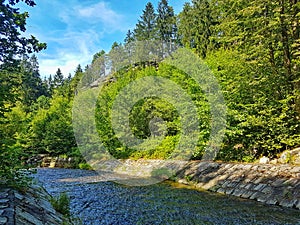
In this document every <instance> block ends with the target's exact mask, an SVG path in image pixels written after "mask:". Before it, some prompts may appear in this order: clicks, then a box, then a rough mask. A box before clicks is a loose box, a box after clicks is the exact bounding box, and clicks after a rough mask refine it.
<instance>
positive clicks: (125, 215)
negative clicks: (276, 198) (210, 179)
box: [35, 168, 300, 225]
mask: <svg viewBox="0 0 300 225" xmlns="http://www.w3.org/2000/svg"><path fill="white" fill-rule="evenodd" d="M35 176H36V178H37V179H38V180H39V181H40V182H41V183H42V185H43V186H44V187H45V189H46V190H47V191H48V192H49V193H50V194H51V195H53V196H58V195H59V194H60V193H63V192H66V193H67V194H68V195H69V197H70V199H71V204H70V207H71V214H72V216H73V217H77V218H79V219H80V220H81V221H82V223H83V224H87V225H93V224H95V225H101V224H120V225H121V224H122V225H127V224H128V225H132V224H143V225H144V224H149V225H150V224H178V225H181V224H185V225H188V224H217V225H218V224H220V225H221V224H222V225H224V224H233V225H237V224H251V225H252V224H266V225H270V224H291V225H296V224H299V225H300V211H299V210H296V209H287V208H282V207H279V206H269V205H265V204H262V203H259V202H256V201H251V200H245V199H240V198H236V197H229V196H225V195H221V194H215V193H211V192H207V191H199V190H195V189H190V188H189V187H188V186H184V185H177V184H175V183H172V182H162V183H159V184H154V185H150V186H149V185H148V186H139V187H134V186H126V185H122V184H119V183H115V182H113V181H111V180H107V179H105V177H106V176H103V174H101V173H100V174H98V173H96V172H94V171H87V170H70V169H48V168H47V169H38V170H37V174H36V175H35Z"/></svg>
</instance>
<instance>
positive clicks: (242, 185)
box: [176, 161, 300, 209]
mask: <svg viewBox="0 0 300 225" xmlns="http://www.w3.org/2000/svg"><path fill="white" fill-rule="evenodd" d="M176 181H177V182H179V183H184V184H188V185H192V186H195V187H196V188H200V189H205V190H209V191H212V192H217V193H221V194H226V195H233V196H236V197H240V198H245V199H251V200H256V201H259V202H262V203H266V204H270V205H280V206H283V207H289V208H296V209H300V166H293V165H288V164H277V165H272V164H235V163H220V162H201V161H192V162H189V163H187V164H186V165H185V167H184V168H183V169H182V170H180V171H179V172H178V173H177V174H176Z"/></svg>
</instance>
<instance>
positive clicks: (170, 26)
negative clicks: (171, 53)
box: [0, 0, 300, 183]
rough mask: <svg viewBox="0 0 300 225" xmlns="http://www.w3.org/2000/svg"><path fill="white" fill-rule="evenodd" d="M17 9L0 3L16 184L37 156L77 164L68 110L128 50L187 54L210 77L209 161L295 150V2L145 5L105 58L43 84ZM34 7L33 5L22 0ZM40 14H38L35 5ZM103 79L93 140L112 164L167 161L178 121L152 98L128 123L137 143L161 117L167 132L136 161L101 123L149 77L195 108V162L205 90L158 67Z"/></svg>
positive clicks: (298, 12) (6, 139)
mask: <svg viewBox="0 0 300 225" xmlns="http://www.w3.org/2000/svg"><path fill="white" fill-rule="evenodd" d="M18 2H19V1H18V0H10V1H8V3H7V2H6V1H4V0H1V2H0V15H1V23H0V34H1V35H0V82H1V88H0V124H1V126H0V161H1V164H0V177H1V182H4V183H5V182H10V181H12V180H15V177H16V171H18V170H19V169H20V168H23V167H24V166H26V165H24V164H25V163H24V162H26V160H27V159H28V158H30V157H31V156H34V155H36V154H49V155H51V156H65V157H76V158H77V159H78V161H77V163H80V162H84V159H83V158H82V157H81V153H80V151H79V149H78V146H77V144H76V139H75V137H74V132H73V125H72V106H73V101H74V96H75V94H76V89H77V86H78V85H79V84H82V82H86V83H88V84H92V83H93V82H95V81H96V80H97V79H99V78H100V76H101V74H99V75H98V77H97V76H95V77H90V78H91V80H88V81H86V80H84V79H83V78H84V77H87V76H85V74H89V73H91V71H92V70H94V69H95V68H97V66H98V67H99V63H100V61H101V59H102V58H105V57H110V58H111V59H112V61H113V59H114V58H117V57H118V53H119V52H120V51H123V50H125V49H128V46H130V44H131V43H134V42H136V41H147V40H151V41H163V42H164V43H175V44H176V45H178V46H180V47H183V48H186V49H189V50H191V51H192V52H193V53H194V54H196V55H197V57H199V58H200V59H201V60H203V62H205V64H206V65H207V66H208V68H209V69H210V70H211V71H212V72H213V74H214V76H215V77H216V79H217V80H218V83H219V85H220V87H221V91H222V94H223V96H224V99H225V102H226V107H227V115H226V130H225V131H224V132H225V136H224V139H223V142H222V145H221V149H220V151H219V153H218V155H217V157H216V159H217V160H222V161H237V162H254V161H255V160H257V159H258V158H260V157H262V156H267V157H270V158H276V157H278V155H279V154H280V153H281V152H283V151H285V150H288V149H294V148H297V147H300V126H299V125H300V124H299V116H300V2H298V0H276V1H262V0H253V1H245V0H241V1H236V0H192V1H191V2H190V3H186V4H185V5H184V7H183V9H182V11H181V12H180V13H178V14H175V13H174V9H173V7H172V6H171V5H169V3H168V1H167V0H161V1H160V2H159V3H158V5H157V6H154V5H153V4H152V3H150V2H149V3H147V5H146V6H145V8H144V9H143V10H142V13H141V16H140V18H137V23H136V26H135V29H134V30H128V32H127V34H126V36H125V37H124V41H123V43H117V42H115V43H113V44H112V47H111V50H110V51H109V52H107V53H106V52H105V51H104V50H99V52H98V53H96V54H95V55H94V57H93V61H92V62H91V64H90V65H87V66H85V68H82V67H81V65H78V67H77V68H74V75H71V74H70V75H67V76H66V75H65V74H62V72H61V70H60V69H58V70H57V71H56V73H55V74H53V75H51V76H49V77H45V78H42V77H41V76H40V73H39V63H38V58H37V56H36V55H35V54H34V53H37V52H39V51H42V50H43V49H45V48H46V47H47V45H46V43H41V42H39V41H38V40H37V39H36V38H35V37H33V36H31V37H30V38H27V37H24V36H23V32H24V31H25V30H26V19H27V17H28V14H27V13H26V12H20V11H19V9H18V8H17V7H16V4H17V3H18ZM23 2H25V3H26V4H28V5H30V6H35V2H34V1H32V0H24V1H23ZM36 7H38V5H37V6H36ZM111 71H113V72H112V74H111V75H110V77H109V78H110V79H111V80H113V82H109V83H107V84H106V85H105V86H104V87H103V90H102V92H101V94H100V95H99V99H98V103H97V111H96V114H95V117H96V120H97V131H98V133H99V136H100V137H101V139H102V140H103V142H104V145H105V146H106V147H107V148H108V149H109V152H110V153H111V154H112V155H113V156H115V157H117V158H133V159H137V158H151V159H166V158H168V156H169V155H170V154H171V152H172V151H173V150H174V148H175V147H176V143H177V142H178V138H179V136H180V128H179V127H180V126H179V124H180V118H179V115H178V113H177V112H176V110H175V109H174V107H172V105H170V104H169V103H167V102H165V101H163V100H162V99H158V98H146V99H143V100H142V101H139V102H138V103H137V104H136V105H135V106H134V108H133V109H132V114H131V115H130V122H131V129H132V130H133V133H134V134H135V136H137V137H139V138H141V139H145V138H147V137H149V135H150V130H149V125H148V123H149V121H150V120H151V118H153V117H160V118H162V119H163V120H164V121H166V123H165V124H166V127H167V132H166V134H165V138H164V139H163V141H162V143H161V144H160V145H158V146H156V147H153V148H152V147H150V148H149V149H148V150H147V151H143V152H139V151H136V150H134V149H131V148H129V147H127V146H124V145H122V143H120V141H118V140H117V138H116V136H115V134H114V131H113V130H112V128H111V125H110V124H109V121H110V117H111V107H112V104H113V101H114V98H115V97H116V95H117V93H118V92H119V91H120V89H121V88H122V87H125V86H126V85H127V84H128V83H130V82H132V81H134V80H135V79H137V78H141V77H146V76H149V75H150V74H151V75H153V74H155V76H160V77H165V78H168V79H170V80H172V81H174V82H175V83H177V84H178V85H180V86H181V87H182V88H183V89H184V90H186V92H187V93H188V94H189V95H190V96H191V99H193V101H194V104H195V105H196V106H197V108H198V111H197V112H198V114H199V116H200V117H201V118H203V119H202V120H201V121H200V122H199V123H200V124H199V125H200V126H201V132H200V134H199V140H198V144H197V147H196V149H195V150H194V152H193V155H192V159H201V157H202V155H203V149H204V148H205V146H206V144H207V142H208V137H209V132H210V122H209V121H210V120H209V116H210V112H209V110H210V109H209V106H208V104H207V99H206V98H205V94H204V93H203V90H201V88H200V87H199V86H197V84H196V82H195V81H194V80H193V79H192V78H190V77H188V76H187V74H185V73H183V72H182V71H179V70H178V69H176V68H174V67H171V66H169V65H166V64H164V63H158V64H157V65H156V64H155V65H150V64H149V66H146V65H145V64H139V65H138V66H136V65H130V66H129V67H127V68H125V69H124V68H114V67H113V65H112V66H111Z"/></svg>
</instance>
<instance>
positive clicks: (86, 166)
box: [78, 163, 93, 170]
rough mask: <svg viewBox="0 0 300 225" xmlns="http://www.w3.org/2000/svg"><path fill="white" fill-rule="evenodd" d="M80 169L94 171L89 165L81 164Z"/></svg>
mask: <svg viewBox="0 0 300 225" xmlns="http://www.w3.org/2000/svg"><path fill="white" fill-rule="evenodd" d="M78 167H79V169H81V170H92V169H93V168H92V167H91V166H90V165H89V164H87V163H79V165H78Z"/></svg>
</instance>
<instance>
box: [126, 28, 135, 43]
mask: <svg viewBox="0 0 300 225" xmlns="http://www.w3.org/2000/svg"><path fill="white" fill-rule="evenodd" d="M133 41H134V33H133V32H132V31H131V30H128V31H127V33H126V37H125V39H124V44H125V45H127V44H130V43H131V42H133Z"/></svg>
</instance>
